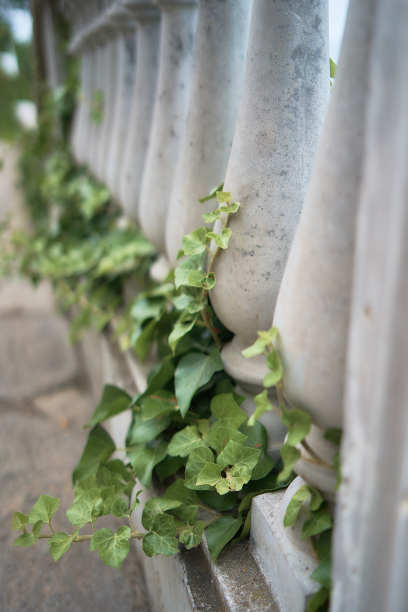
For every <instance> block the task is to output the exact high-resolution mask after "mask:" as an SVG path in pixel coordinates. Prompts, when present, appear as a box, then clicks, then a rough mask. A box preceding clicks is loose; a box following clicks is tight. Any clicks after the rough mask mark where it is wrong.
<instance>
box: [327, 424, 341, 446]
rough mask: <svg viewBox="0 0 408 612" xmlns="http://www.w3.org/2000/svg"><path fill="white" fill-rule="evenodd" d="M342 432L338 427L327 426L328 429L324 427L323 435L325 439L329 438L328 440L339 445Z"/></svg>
mask: <svg viewBox="0 0 408 612" xmlns="http://www.w3.org/2000/svg"><path fill="white" fill-rule="evenodd" d="M342 433H343V432H342V431H341V429H339V428H338V427H329V429H326V431H325V432H324V437H325V439H326V440H329V441H330V442H333V444H336V445H337V446H339V445H340V443H341V436H342Z"/></svg>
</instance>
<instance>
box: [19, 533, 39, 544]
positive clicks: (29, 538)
mask: <svg viewBox="0 0 408 612" xmlns="http://www.w3.org/2000/svg"><path fill="white" fill-rule="evenodd" d="M36 541H37V539H36V537H35V536H34V535H33V534H32V533H23V534H22V535H20V536H18V538H16V539H15V540H14V542H13V544H14V546H22V547H24V548H26V547H27V546H32V545H33V544H35V543H36Z"/></svg>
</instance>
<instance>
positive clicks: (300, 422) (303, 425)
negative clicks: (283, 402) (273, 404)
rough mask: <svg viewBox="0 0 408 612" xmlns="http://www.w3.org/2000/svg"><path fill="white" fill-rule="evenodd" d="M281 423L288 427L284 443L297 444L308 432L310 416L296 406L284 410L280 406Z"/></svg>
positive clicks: (310, 422)
mask: <svg viewBox="0 0 408 612" xmlns="http://www.w3.org/2000/svg"><path fill="white" fill-rule="evenodd" d="M282 423H283V424H284V425H286V427H287V428H288V436H287V438H286V443H285V445H286V444H287V445H288V446H297V445H298V444H300V442H301V441H302V440H304V439H305V438H306V436H307V435H308V433H309V432H310V428H311V426H312V417H311V416H310V414H308V413H307V412H305V411H304V410H299V409H298V408H293V409H291V410H285V408H284V407H282Z"/></svg>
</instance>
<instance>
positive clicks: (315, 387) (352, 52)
mask: <svg viewBox="0 0 408 612" xmlns="http://www.w3.org/2000/svg"><path fill="white" fill-rule="evenodd" d="M374 5H375V0H357V1H356V0H354V1H352V2H351V5H350V10H349V15H348V20H347V24H346V29H345V34H344V43H343V47H342V53H341V58H340V62H339V68H338V72H337V77H336V83H335V86H334V90H333V92H332V94H331V100H330V104H329V110H328V113H327V117H326V121H325V125H324V128H323V133H322V138H321V141H320V144H319V149H318V153H317V156H316V161H315V165H314V171H313V176H312V179H311V182H310V185H309V189H308V193H307V197H306V200H305V205H304V209H303V212H302V215H301V218H300V222H299V226H298V228H297V231H296V235H295V239H294V241H293V245H292V249H291V252H290V256H289V259H288V263H287V266H286V270H285V274H284V278H283V281H282V286H281V289H280V292H279V297H278V300H277V304H276V310H275V317H274V324H275V325H276V326H277V327H278V329H279V332H280V346H279V348H280V352H281V356H282V360H283V366H284V379H283V382H284V392H285V396H286V398H287V399H288V400H289V401H290V402H291V403H293V405H295V406H297V407H299V408H302V409H305V410H307V411H308V412H309V413H310V414H311V416H312V419H313V423H314V426H313V428H312V431H311V433H310V435H309V436H308V438H307V442H308V444H309V447H311V448H312V449H313V451H314V452H315V453H317V455H319V456H320V457H321V458H322V459H323V460H324V461H325V462H326V463H329V464H331V463H332V459H333V455H334V454H335V453H336V452H337V447H336V446H335V445H334V444H332V443H331V442H329V441H328V440H326V439H325V438H324V431H323V430H325V429H327V428H332V427H338V428H340V427H341V426H342V420H343V419H342V414H343V408H342V407H343V387H344V368H345V356H346V349H347V332H348V326H349V314H350V299H351V298H350V296H351V287H352V270H353V258H354V235H355V222H356V214H357V204H358V195H359V190H360V183H361V168H362V161H363V153H364V131H365V124H366V121H365V116H366V105H367V99H368V89H367V87H368V78H367V76H368V68H367V66H368V64H369V57H370V55H369V54H370V45H371V35H372V22H373V16H372V13H373V6H374ZM301 452H302V459H301V460H300V461H299V462H298V463H297V465H296V471H297V473H298V474H300V475H301V476H303V478H304V479H305V480H306V481H307V482H309V483H310V484H312V485H314V486H316V487H318V488H320V489H321V490H323V491H324V492H326V493H327V494H328V495H330V494H331V493H332V492H333V491H334V487H335V473H334V471H333V470H331V469H330V468H329V467H325V466H324V465H319V464H318V463H316V461H315V460H314V458H313V457H312V456H310V454H309V453H308V452H306V451H304V449H302V450H301Z"/></svg>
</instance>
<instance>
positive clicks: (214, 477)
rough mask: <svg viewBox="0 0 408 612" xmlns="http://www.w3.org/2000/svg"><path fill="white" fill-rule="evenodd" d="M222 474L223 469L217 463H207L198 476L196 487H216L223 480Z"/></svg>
mask: <svg viewBox="0 0 408 612" xmlns="http://www.w3.org/2000/svg"><path fill="white" fill-rule="evenodd" d="M221 472H222V469H221V467H220V466H219V465H217V464H216V463H206V464H205V465H204V466H203V467H202V469H201V470H200V472H199V473H198V475H197V480H196V485H197V486H201V485H210V486H211V487H215V486H216V484H217V483H218V482H219V481H220V480H222V475H221ZM227 491H228V487H227Z"/></svg>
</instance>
